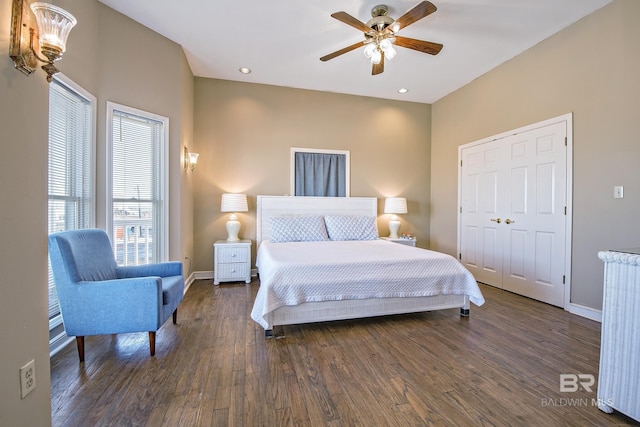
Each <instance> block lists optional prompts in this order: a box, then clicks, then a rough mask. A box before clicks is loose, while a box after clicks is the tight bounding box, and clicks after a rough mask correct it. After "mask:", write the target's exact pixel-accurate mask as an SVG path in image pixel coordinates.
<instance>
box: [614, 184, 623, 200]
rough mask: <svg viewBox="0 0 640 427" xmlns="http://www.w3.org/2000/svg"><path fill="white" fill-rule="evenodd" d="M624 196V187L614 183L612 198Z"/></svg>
mask: <svg viewBox="0 0 640 427" xmlns="http://www.w3.org/2000/svg"><path fill="white" fill-rule="evenodd" d="M623 197H624V187H623V186H622V185H616V186H615V187H613V198H614V199H622V198H623Z"/></svg>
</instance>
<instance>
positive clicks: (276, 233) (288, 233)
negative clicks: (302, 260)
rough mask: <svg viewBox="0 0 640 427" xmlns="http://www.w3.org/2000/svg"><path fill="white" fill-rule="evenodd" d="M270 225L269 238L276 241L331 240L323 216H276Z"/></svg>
mask: <svg viewBox="0 0 640 427" xmlns="http://www.w3.org/2000/svg"><path fill="white" fill-rule="evenodd" d="M269 226H270V227H271V231H270V235H269V240H271V241H272V242H274V243H283V242H315V241H319V240H329V236H328V235H327V229H326V227H325V225H324V218H323V217H321V216H274V217H271V218H269Z"/></svg>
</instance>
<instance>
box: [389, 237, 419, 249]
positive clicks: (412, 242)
mask: <svg viewBox="0 0 640 427" xmlns="http://www.w3.org/2000/svg"><path fill="white" fill-rule="evenodd" d="M381 239H382V240H388V241H390V242H394V243H400V244H401V245H407V246H413V247H415V246H416V239H401V238H397V239H392V238H390V237H381Z"/></svg>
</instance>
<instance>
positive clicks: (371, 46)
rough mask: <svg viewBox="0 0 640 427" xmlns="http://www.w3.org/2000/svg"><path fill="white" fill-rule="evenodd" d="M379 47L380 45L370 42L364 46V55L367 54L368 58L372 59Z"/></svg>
mask: <svg viewBox="0 0 640 427" xmlns="http://www.w3.org/2000/svg"><path fill="white" fill-rule="evenodd" d="M377 48H378V46H376V44H375V43H369V44H368V45H366V46H365V48H364V56H366V57H367V58H369V59H371V56H372V55H373V52H374V51H376V50H377Z"/></svg>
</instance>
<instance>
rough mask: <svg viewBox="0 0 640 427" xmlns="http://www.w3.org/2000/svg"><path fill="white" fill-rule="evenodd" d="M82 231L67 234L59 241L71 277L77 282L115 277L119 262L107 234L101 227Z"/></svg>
mask: <svg viewBox="0 0 640 427" xmlns="http://www.w3.org/2000/svg"><path fill="white" fill-rule="evenodd" d="M82 231H83V232H82V233H70V234H65V238H64V239H60V240H59V241H58V249H59V250H60V256H61V257H62V258H63V259H65V260H67V268H68V274H69V276H70V278H71V279H72V280H73V281H75V282H79V281H83V280H85V281H94V280H110V279H115V278H116V277H117V276H116V268H117V266H118V264H117V263H116V259H115V257H114V256H113V250H112V249H111V242H110V241H109V237H108V236H107V234H106V233H105V232H104V231H103V230H99V229H88V230H82Z"/></svg>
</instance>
